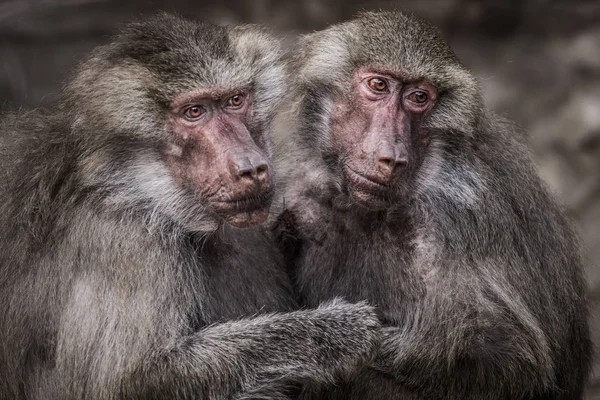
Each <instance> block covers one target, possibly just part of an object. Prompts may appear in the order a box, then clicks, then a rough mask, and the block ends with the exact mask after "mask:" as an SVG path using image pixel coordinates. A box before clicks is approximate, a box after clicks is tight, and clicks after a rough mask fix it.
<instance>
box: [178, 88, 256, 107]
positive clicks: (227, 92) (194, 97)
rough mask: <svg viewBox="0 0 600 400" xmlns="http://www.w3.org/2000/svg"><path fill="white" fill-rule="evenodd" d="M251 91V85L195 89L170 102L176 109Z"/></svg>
mask: <svg viewBox="0 0 600 400" xmlns="http://www.w3.org/2000/svg"><path fill="white" fill-rule="evenodd" d="M251 91H252V85H251V84H250V83H246V84H242V85H230V86H217V87H210V88H208V87H206V88H197V89H194V90H191V91H189V92H186V93H182V94H180V95H177V96H175V98H174V99H173V101H172V102H171V106H172V107H173V108H175V109H177V108H179V107H181V106H183V105H186V104H190V103H194V102H197V101H200V100H206V99H211V100H222V99H226V98H228V97H231V96H234V95H236V94H247V93H250V92H251Z"/></svg>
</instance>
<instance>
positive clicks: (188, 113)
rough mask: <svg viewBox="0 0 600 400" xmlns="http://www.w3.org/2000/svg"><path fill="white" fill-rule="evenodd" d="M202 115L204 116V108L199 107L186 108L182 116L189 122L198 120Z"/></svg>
mask: <svg viewBox="0 0 600 400" xmlns="http://www.w3.org/2000/svg"><path fill="white" fill-rule="evenodd" d="M202 114H204V108H202V107H201V106H191V107H188V108H187V109H186V110H185V111H184V113H183V115H185V117H186V118H187V119H190V120H196V119H198V118H200V117H201V116H202Z"/></svg>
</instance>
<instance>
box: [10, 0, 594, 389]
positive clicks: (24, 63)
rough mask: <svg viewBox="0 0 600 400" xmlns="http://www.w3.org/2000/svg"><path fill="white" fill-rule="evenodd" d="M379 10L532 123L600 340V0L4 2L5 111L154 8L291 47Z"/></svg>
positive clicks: (37, 95)
mask: <svg viewBox="0 0 600 400" xmlns="http://www.w3.org/2000/svg"><path fill="white" fill-rule="evenodd" d="M374 9H399V10H406V11H411V12H413V13H415V14H417V15H420V16H422V17H423V18H425V19H427V20H429V21H430V22H432V23H434V24H436V25H437V26H438V27H440V28H441V30H442V31H443V33H444V35H445V37H446V39H447V40H448V42H449V43H450V45H451V47H452V48H453V49H454V50H455V52H456V53H457V54H458V55H459V57H460V58H461V59H462V60H463V62H464V63H465V64H466V65H467V66H468V67H470V68H471V69H472V70H473V72H474V73H475V75H476V76H477V77H478V78H479V79H480V81H481V82H482V84H483V86H484V88H485V94H486V101H487V104H488V106H489V107H490V108H491V109H493V110H495V111H496V112H498V113H500V114H503V115H505V116H507V117H509V118H511V119H513V120H515V121H516V122H517V123H518V124H520V126H521V127H522V128H523V129H524V130H525V131H526V132H527V134H528V137H529V142H530V145H531V148H532V150H533V152H534V155H535V158H536V161H537V163H538V165H539V168H540V172H541V174H542V176H543V178H544V179H545V180H546V181H547V182H548V184H549V186H550V188H551V189H552V190H553V191H554V192H555V193H556V195H557V196H558V197H559V199H560V200H561V201H562V203H563V204H564V206H565V208H566V209H567V211H568V213H569V214H570V216H571V217H572V219H573V220H574V221H575V222H576V224H577V225H578V227H579V231H580V234H581V237H582V239H583V244H584V246H585V256H586V260H587V265H588V271H587V272H588V276H589V282H590V288H591V297H592V301H593V309H592V313H593V315H594V337H595V338H596V343H597V345H598V344H600V329H599V328H600V324H599V322H600V321H599V320H600V1H597V0H596V1H581V0H577V1H568V0H564V1H547V0H523V1H520V0H496V1H493V0H483V1H477V0H446V1H433V0H421V1H418V2H417V1H411V0H397V1H391V0H388V1H377V0H371V1H364V0H304V1H296V0H279V1H275V0H246V1H244V0H221V1H213V2H210V1H191V0H188V1H186V0H170V1H166V0H152V1H148V0H127V1H124V0H119V1H113V0H0V111H2V110H5V109H9V108H11V109H14V108H16V107H21V106H23V107H38V106H44V105H49V104H51V103H52V101H53V100H54V99H55V98H56V94H57V91H58V90H59V88H60V85H61V83H62V81H63V80H64V79H65V78H66V77H67V76H68V73H69V71H70V69H71V68H72V67H73V66H74V65H75V63H77V61H78V60H80V59H81V58H82V56H84V55H85V54H86V53H87V52H89V51H90V50H91V49H92V48H94V47H95V46H97V45H99V44H104V43H107V42H108V41H109V40H110V37H111V35H112V34H114V33H115V32H116V31H117V30H118V29H119V27H120V26H122V24H124V23H126V22H127V21H130V20H131V19H133V18H139V17H142V16H145V15H151V14H153V13H154V12H156V11H157V10H165V11H175V12H178V13H179V14H182V15H184V16H188V17H192V18H196V19H203V20H210V21H214V22H218V23H225V24H229V23H240V22H253V23H262V24H265V25H268V26H270V27H271V28H273V29H274V30H275V31H276V32H278V33H280V34H281V35H282V36H283V37H284V38H285V41H286V43H288V44H289V45H291V44H292V43H293V41H294V39H295V37H296V36H297V35H298V34H301V33H306V32H310V31H313V30H318V29H322V28H324V27H326V26H327V25H328V24H333V23H336V22H339V21H343V20H345V19H349V18H351V17H352V16H353V15H354V14H355V13H356V12H358V11H361V10H374ZM599 348H600V347H599ZM595 376H596V377H594V378H592V380H591V382H590V386H589V390H588V399H590V400H591V399H594V400H596V399H600V363H597V367H596V368H595Z"/></svg>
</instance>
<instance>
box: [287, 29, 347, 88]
mask: <svg viewBox="0 0 600 400" xmlns="http://www.w3.org/2000/svg"><path fill="white" fill-rule="evenodd" d="M344 28H345V24H342V25H340V26H336V27H333V28H329V29H327V30H325V31H322V32H317V33H313V34H310V35H306V36H303V37H301V38H300V39H299V44H298V49H299V53H298V55H297V56H296V57H295V58H296V60H297V62H298V63H299V64H301V65H302V68H301V70H300V71H299V79H300V80H302V81H305V82H313V81H317V80H323V79H326V80H327V81H329V82H331V83H338V82H339V83H340V84H342V83H343V82H344V80H345V79H346V78H347V77H348V76H350V74H351V73H352V71H351V69H352V65H351V64H352V62H351V60H352V51H351V50H352V48H353V45H354V43H353V42H354V41H353V38H352V36H351V35H350V34H349V32H348V30H347V29H344Z"/></svg>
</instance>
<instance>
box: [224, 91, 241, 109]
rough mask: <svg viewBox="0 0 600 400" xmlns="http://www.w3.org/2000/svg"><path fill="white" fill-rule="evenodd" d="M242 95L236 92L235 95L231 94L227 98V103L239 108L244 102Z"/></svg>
mask: <svg viewBox="0 0 600 400" xmlns="http://www.w3.org/2000/svg"><path fill="white" fill-rule="evenodd" d="M244 101H245V99H244V95H243V94H236V95H235V96H231V97H230V98H229V100H227V105H228V106H229V107H233V108H239V107H241V106H242V105H243V104H244Z"/></svg>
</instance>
